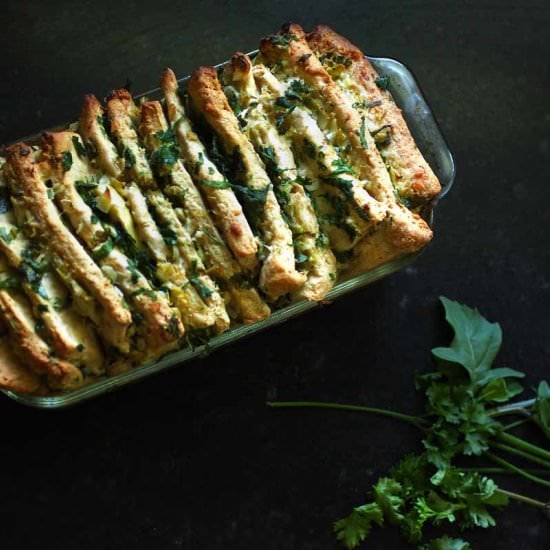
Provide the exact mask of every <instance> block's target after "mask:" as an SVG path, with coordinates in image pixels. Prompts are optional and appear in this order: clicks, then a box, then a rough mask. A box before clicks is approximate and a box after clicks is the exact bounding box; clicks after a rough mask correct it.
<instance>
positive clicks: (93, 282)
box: [6, 143, 132, 351]
mask: <svg viewBox="0 0 550 550" xmlns="http://www.w3.org/2000/svg"><path fill="white" fill-rule="evenodd" d="M31 153H32V150H31V148H30V147H28V146H27V145H25V144H24V143H18V144H15V145H13V146H11V147H10V148H8V151H7V163H6V167H7V169H8V173H9V174H10V178H9V179H8V184H9V185H10V187H11V190H12V194H14V195H16V196H17V197H18V199H20V200H21V201H22V203H23V204H24V205H25V206H26V208H27V210H28V213H29V214H30V215H31V216H32V218H33V223H34V224H35V226H36V228H37V231H38V234H39V236H40V238H41V239H42V240H44V241H45V242H47V243H48V244H49V246H50V247H51V250H52V251H53V252H54V253H55V254H57V255H58V256H59V258H61V260H62V261H63V264H64V266H65V268H66V270H67V271H68V272H69V273H70V275H71V276H72V277H73V279H74V280H75V281H76V282H78V283H79V284H81V285H82V286H83V287H85V288H86V289H87V290H88V292H89V293H90V294H91V295H92V296H93V297H94V298H95V300H96V301H97V303H98V304H99V305H100V308H101V312H100V313H99V315H100V317H101V319H102V326H103V327H104V328H105V329H106V330H104V331H103V334H104V336H105V338H106V339H107V340H108V341H109V342H111V344H112V345H114V346H116V347H118V348H119V349H121V350H122V351H124V350H128V348H129V344H128V337H127V333H128V329H129V327H130V324H131V322H132V318H131V315H130V312H129V311H128V310H127V309H126V308H125V307H124V305H123V302H122V299H121V297H120V295H119V294H118V293H117V292H116V290H115V289H114V287H113V285H112V284H111V282H110V281H109V280H108V279H107V278H106V277H105V276H104V275H103V273H102V272H101V270H100V269H99V268H98V267H97V265H96V264H95V263H94V261H93V260H92V259H91V258H90V256H89V255H88V254H87V253H86V251H85V250H84V248H83V247H82V245H81V244H80V243H79V242H78V240H77V239H76V238H75V237H74V236H73V234H72V233H71V232H70V231H69V230H68V229H67V228H66V227H65V225H64V224H63V222H62V221H61V220H60V218H59V213H58V211H57V210H56V208H55V207H54V205H53V203H52V202H51V201H50V200H49V198H48V190H47V187H46V185H45V182H44V177H43V176H42V174H41V171H40V167H39V165H38V164H37V163H36V162H35V161H34V160H33V158H32V155H31ZM58 160H61V159H58Z"/></svg>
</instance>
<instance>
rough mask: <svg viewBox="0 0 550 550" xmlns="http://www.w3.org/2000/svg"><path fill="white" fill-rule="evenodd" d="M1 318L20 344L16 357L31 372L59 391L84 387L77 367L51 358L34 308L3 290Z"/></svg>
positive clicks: (0, 293)
mask: <svg viewBox="0 0 550 550" xmlns="http://www.w3.org/2000/svg"><path fill="white" fill-rule="evenodd" d="M0 315H1V317H2V320H3V321H4V324H5V325H6V326H7V327H8V331H9V333H10V337H11V338H12V339H13V341H14V342H15V343H16V344H17V347H16V348H15V351H16V353H17V354H18V355H19V357H20V358H21V360H22V361H24V363H25V364H26V365H28V367H29V368H30V369H32V370H33V371H34V372H35V373H37V374H39V375H47V376H48V378H49V383H50V384H53V385H55V387H58V388H63V389H71V388H76V387H78V386H80V385H81V384H82V381H83V377H82V373H81V372H80V370H79V369H78V368H77V367H75V366H74V365H71V364H70V363H68V362H66V361H63V360H61V359H57V358H56V357H52V356H51V353H50V350H49V349H48V346H47V344H46V343H45V342H44V341H43V340H42V339H41V338H40V336H38V334H36V332H35V321H34V318H33V316H32V313H31V311H30V308H29V307H28V305H27V304H26V303H25V301H24V300H23V299H22V298H21V297H19V296H16V295H15V293H14V294H10V293H9V292H7V291H5V290H0Z"/></svg>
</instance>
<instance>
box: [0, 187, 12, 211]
mask: <svg viewBox="0 0 550 550" xmlns="http://www.w3.org/2000/svg"><path fill="white" fill-rule="evenodd" d="M10 209H11V199H10V194H9V191H8V189H7V188H6V187H0V214H5V213H6V212H8V211H9V210H10Z"/></svg>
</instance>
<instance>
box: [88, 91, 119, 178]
mask: <svg viewBox="0 0 550 550" xmlns="http://www.w3.org/2000/svg"><path fill="white" fill-rule="evenodd" d="M103 114H104V110H103V107H102V106H101V104H100V103H99V101H98V99H97V98H96V97H95V96H94V95H92V94H88V95H85V96H84V102H83V104H82V110H81V112H80V121H79V125H78V131H79V133H80V135H81V136H82V138H83V140H84V142H85V143H87V144H89V149H91V150H92V151H96V152H97V157H96V158H95V159H94V160H95V161H96V162H97V163H98V164H99V166H100V167H101V168H102V169H103V170H105V172H106V173H107V174H109V175H110V176H112V177H113V178H120V177H121V176H122V174H123V171H124V163H123V162H122V159H121V158H120V157H119V156H118V153H117V150H116V147H115V146H114V145H113V144H112V142H111V141H110V140H109V138H108V137H107V134H106V132H105V128H103V122H102V117H103Z"/></svg>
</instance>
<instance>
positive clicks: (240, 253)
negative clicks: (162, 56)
mask: <svg viewBox="0 0 550 550" xmlns="http://www.w3.org/2000/svg"><path fill="white" fill-rule="evenodd" d="M161 88H162V89H163V91H164V96H165V100H166V109H167V111H168V119H169V120H170V124H171V126H172V128H173V130H174V132H175V134H176V136H177V138H178V142H179V145H180V148H181V150H182V154H183V157H184V159H185V162H186V164H187V166H188V167H192V168H193V169H190V171H191V176H192V177H193V180H194V181H195V183H196V184H197V185H198V186H199V189H200V192H201V193H202V195H203V196H204V197H205V199H206V201H207V202H208V205H209V207H210V210H211V212H212V216H213V218H214V219H215V221H216V223H217V225H218V227H219V228H220V231H221V232H222V234H223V236H224V238H225V241H226V243H227V246H228V247H229V249H230V250H231V251H232V252H233V254H234V255H235V258H236V260H237V261H238V262H239V264H240V266H241V267H243V268H244V269H246V270H248V271H251V270H253V269H254V268H255V267H256V265H257V263H258V259H257V252H258V245H257V243H256V240H255V239H254V234H253V232H252V229H251V228H250V225H249V223H248V221H247V219H246V217H245V215H244V212H243V209H242V206H241V205H240V203H239V201H238V200H237V198H236V197H235V193H234V192H233V190H232V189H231V188H225V189H217V188H215V187H211V186H208V185H204V184H203V183H201V182H204V181H210V180H214V181H223V175H222V174H221V173H220V171H219V170H218V168H217V167H216V165H215V164H214V163H213V162H212V161H211V160H210V159H209V158H208V154H207V152H206V149H205V147H204V145H203V144H202V143H201V142H200V140H199V138H198V136H197V135H196V134H195V132H194V131H193V129H192V127H191V124H190V121H189V119H188V118H187V116H186V115H185V111H184V109H183V105H182V104H181V101H180V99H179V97H178V95H177V89H178V85H177V80H176V76H175V75H174V73H173V72H172V71H171V70H170V69H165V70H164V72H163V74H162V78H161ZM195 167H197V168H195Z"/></svg>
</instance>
